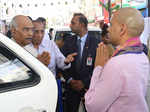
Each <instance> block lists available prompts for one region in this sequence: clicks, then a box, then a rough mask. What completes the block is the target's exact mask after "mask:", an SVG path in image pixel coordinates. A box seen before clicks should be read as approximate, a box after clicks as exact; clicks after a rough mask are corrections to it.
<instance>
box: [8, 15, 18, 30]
mask: <svg viewBox="0 0 150 112" xmlns="http://www.w3.org/2000/svg"><path fill="white" fill-rule="evenodd" d="M9 26H10V29H12V28H17V22H16V17H14V18H13V19H12V20H11V22H10V24H9Z"/></svg>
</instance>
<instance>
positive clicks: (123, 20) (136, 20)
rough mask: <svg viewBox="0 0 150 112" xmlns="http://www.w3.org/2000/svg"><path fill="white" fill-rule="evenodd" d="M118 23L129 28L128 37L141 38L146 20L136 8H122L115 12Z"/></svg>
mask: <svg viewBox="0 0 150 112" xmlns="http://www.w3.org/2000/svg"><path fill="white" fill-rule="evenodd" d="M114 16H116V18H117V21H118V23H120V24H125V25H126V26H127V32H128V35H129V36H131V37H136V36H140V35H141V33H142V32H143V30H144V18H143V16H142V15H141V13H140V11H138V10H137V9H134V8H129V7H128V8H121V9H119V10H118V11H117V12H115V14H114Z"/></svg>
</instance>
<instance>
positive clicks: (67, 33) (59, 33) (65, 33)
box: [55, 31, 74, 40]
mask: <svg viewBox="0 0 150 112" xmlns="http://www.w3.org/2000/svg"><path fill="white" fill-rule="evenodd" d="M72 35H74V33H72V32H71V31H56V35H55V40H57V39H60V38H62V37H63V36H66V37H69V36H72Z"/></svg>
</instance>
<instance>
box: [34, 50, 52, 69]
mask: <svg viewBox="0 0 150 112" xmlns="http://www.w3.org/2000/svg"><path fill="white" fill-rule="evenodd" d="M37 59H38V60H39V61H41V62H42V63H43V64H44V65H46V66H48V65H49V64H50V54H49V53H48V52H45V51H44V52H43V53H42V54H41V55H40V54H39V55H38V56H37Z"/></svg>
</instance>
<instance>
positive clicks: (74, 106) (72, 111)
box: [64, 89, 82, 112]
mask: <svg viewBox="0 0 150 112" xmlns="http://www.w3.org/2000/svg"><path fill="white" fill-rule="evenodd" d="M81 97H82V96H81V94H80V93H79V92H77V91H74V90H72V89H68V90H66V92H65V102H64V112H78V109H79V105H80V101H81Z"/></svg>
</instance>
